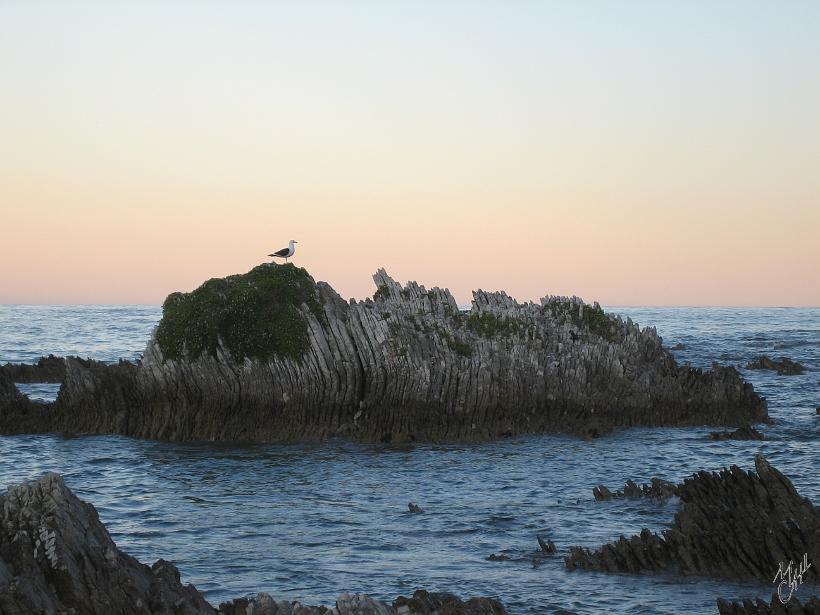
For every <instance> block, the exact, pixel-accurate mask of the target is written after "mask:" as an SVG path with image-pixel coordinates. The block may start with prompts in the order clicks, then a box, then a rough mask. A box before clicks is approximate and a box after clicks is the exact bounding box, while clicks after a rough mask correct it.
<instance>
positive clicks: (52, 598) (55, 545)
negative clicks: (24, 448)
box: [0, 474, 213, 615]
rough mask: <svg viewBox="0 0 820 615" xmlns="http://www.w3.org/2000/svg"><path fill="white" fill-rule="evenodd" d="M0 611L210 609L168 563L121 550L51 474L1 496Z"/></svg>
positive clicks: (10, 613)
mask: <svg viewBox="0 0 820 615" xmlns="http://www.w3.org/2000/svg"><path fill="white" fill-rule="evenodd" d="M0 511H2V512H0V514H1V515H2V516H1V517H0V612H2V613H4V614H8V615H14V614H17V613H21V614H22V613H65V612H71V609H74V611H73V612H76V613H95V614H96V613H100V614H102V613H122V614H132V613H133V614H145V615H147V614H149V613H156V614H166V613H167V614H168V615H171V614H193V613H211V612H213V609H212V608H211V607H210V605H208V603H207V602H205V600H204V599H203V598H202V596H201V595H200V594H199V592H197V590H196V589H195V588H193V587H192V586H190V585H188V586H183V585H182V584H181V583H180V580H179V571H177V569H176V568H175V567H174V566H173V564H170V563H168V562H165V561H163V560H160V561H158V562H157V563H155V564H154V565H153V566H152V567H150V568H149V567H148V566H146V565H144V564H141V563H140V562H138V561H137V560H135V559H134V558H133V557H131V556H130V555H127V554H126V553H123V552H122V551H120V550H119V549H118V548H117V546H116V545H115V544H114V542H113V541H112V540H111V536H109V534H108V532H107V531H106V529H105V527H104V526H103V525H102V523H101V522H100V520H99V517H98V516H97V511H96V510H95V509H94V507H93V506H91V505H90V504H86V503H85V502H81V501H80V500H79V499H78V498H77V497H76V496H75V495H74V494H73V493H72V492H71V491H70V490H69V489H68V488H67V487H66V486H65V484H64V483H63V480H62V478H60V477H59V476H58V475H56V474H46V475H45V476H43V477H42V478H41V479H40V480H38V481H36V482H32V483H28V484H22V485H17V486H15V487H12V488H10V489H9V490H8V492H7V493H6V494H5V495H4V496H0Z"/></svg>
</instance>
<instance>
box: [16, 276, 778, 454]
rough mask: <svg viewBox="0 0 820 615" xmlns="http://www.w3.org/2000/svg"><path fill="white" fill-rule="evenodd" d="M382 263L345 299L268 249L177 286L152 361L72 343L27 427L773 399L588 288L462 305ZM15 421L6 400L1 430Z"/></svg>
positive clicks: (384, 419) (322, 428) (200, 429)
mask: <svg viewBox="0 0 820 615" xmlns="http://www.w3.org/2000/svg"><path fill="white" fill-rule="evenodd" d="M374 280H375V282H376V286H377V291H376V294H375V295H374V298H373V299H367V300H364V301H352V300H351V301H350V302H346V301H344V300H342V299H341V297H339V295H338V294H336V292H335V291H334V290H333V289H332V288H331V287H330V286H328V285H327V284H325V283H323V282H319V283H315V282H314V281H313V279H312V278H311V277H310V276H309V275H308V274H307V272H306V271H305V270H304V269H298V268H296V267H294V266H293V265H292V264H288V265H261V266H259V267H256V268H255V269H254V270H252V271H251V272H249V273H248V274H244V275H240V276H230V277H228V278H225V279H221V280H220V279H217V280H210V281H208V282H206V283H205V284H203V285H202V286H201V287H200V288H199V289H197V290H196V291H194V292H193V293H188V294H181V293H174V294H173V295H170V296H169V297H168V299H167V300H166V302H165V304H164V306H163V318H162V321H160V323H159V325H158V327H157V329H156V331H155V333H154V336H153V337H152V339H151V341H150V342H149V343H148V346H147V348H146V350H145V352H144V355H143V359H142V361H141V362H140V363H138V364H131V363H125V362H121V363H120V364H119V365H105V364H103V363H98V362H93V361H82V360H79V359H67V360H66V374H65V381H64V384H63V386H62V387H61V390H60V394H59V396H58V398H57V401H56V402H55V403H54V404H52V405H51V406H49V412H47V413H43V414H42V416H41V421H40V422H39V423H38V424H36V425H32V424H30V423H27V426H26V429H27V430H30V431H40V432H48V431H51V432H65V431H69V432H74V433H83V432H85V433H120V434H124V435H128V436H133V437H141V438H153V439H162V440H229V441H287V440H291V441H292V440H317V439H322V438H328V437H333V436H338V435H343V436H345V437H349V438H352V439H357V440H365V441H384V442H398V441H403V442H407V441H452V440H487V439H493V438H500V437H505V436H511V435H515V434H523V433H541V432H567V433H573V434H579V435H584V436H587V437H597V436H600V435H603V434H606V433H607V432H609V431H610V430H612V429H613V428H615V427H618V426H631V425H654V426H657V425H702V424H709V425H742V424H745V423H749V422H757V421H761V420H764V419H765V418H766V416H767V410H766V402H765V400H763V399H761V398H760V397H759V396H758V395H757V394H756V393H755V391H754V389H753V387H752V385H751V384H749V383H747V382H744V380H743V379H742V378H741V377H740V375H739V373H738V372H737V371H736V370H735V369H734V368H731V367H723V366H720V365H717V364H715V365H714V366H713V368H712V370H710V371H705V372H704V371H701V370H700V369H693V368H691V367H689V366H679V365H678V364H677V363H676V362H675V360H674V358H673V357H672V355H671V354H670V353H669V351H667V350H665V349H664V348H663V346H662V340H661V338H660V337H658V335H657V333H656V332H655V330H654V329H652V328H645V329H643V330H641V329H640V328H639V327H638V326H637V325H635V324H634V323H633V322H632V321H631V320H630V319H627V320H626V321H623V320H621V319H620V318H616V317H614V316H611V315H608V314H606V313H604V311H603V310H602V309H601V308H600V306H598V305H597V304H594V305H588V304H586V303H584V302H583V301H581V300H580V299H578V298H577V297H573V298H565V297H545V298H544V299H542V300H541V301H540V302H539V303H531V302H529V303H519V302H517V301H515V300H514V299H512V298H511V297H509V296H508V295H506V294H505V293H503V292H497V293H487V292H484V291H481V290H479V291H475V292H474V293H473V303H472V308H471V309H470V310H469V311H467V312H461V311H460V310H459V309H458V306H457V304H456V301H455V299H454V298H453V296H452V295H451V294H450V292H449V291H447V290H443V289H440V288H432V289H430V290H428V289H425V288H424V287H423V286H419V285H418V284H416V283H415V282H410V283H408V284H407V285H405V286H404V287H402V286H400V285H399V284H397V283H396V282H395V281H394V280H393V279H392V278H390V276H388V275H387V273H386V272H385V271H384V270H379V271H378V272H377V273H376V275H375V276H374ZM14 425H15V416H14V412H13V410H10V409H8V408H6V407H4V406H2V405H0V433H9V431H10V430H11V431H14V430H15V429H16V430H17V431H19V430H20V428H19V427H15V426H14ZM6 426H10V427H6Z"/></svg>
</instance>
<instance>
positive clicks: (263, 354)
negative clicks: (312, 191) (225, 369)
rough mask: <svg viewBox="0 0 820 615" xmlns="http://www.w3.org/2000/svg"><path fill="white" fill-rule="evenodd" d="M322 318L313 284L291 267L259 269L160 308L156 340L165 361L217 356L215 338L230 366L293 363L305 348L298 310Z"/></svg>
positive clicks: (304, 329) (175, 298)
mask: <svg viewBox="0 0 820 615" xmlns="http://www.w3.org/2000/svg"><path fill="white" fill-rule="evenodd" d="M303 304H307V306H308V307H309V308H310V309H311V311H313V313H314V314H316V316H317V317H319V318H320V319H323V317H324V314H323V312H322V307H321V305H320V304H319V301H318V298H317V292H316V283H315V282H314V281H313V278H311V277H310V275H309V274H308V272H307V271H305V269H303V268H301V267H296V266H295V265H293V264H290V263H288V264H285V265H272V264H264V265H259V266H258V267H255V268H253V269H252V270H250V271H249V272H248V273H245V274H240V275H233V276H229V277H227V278H214V279H212V280H208V281H207V282H205V283H204V284H203V285H202V286H200V287H199V288H197V289H196V290H194V291H192V292H190V293H172V294H171V295H168V298H167V299H166V300H165V302H164V303H163V305H162V320H161V321H160V323H159V325H158V327H157V335H156V340H157V343H158V344H159V347H160V350H162V354H163V356H164V357H165V358H167V359H183V358H185V359H190V360H194V359H196V358H197V357H199V356H200V355H201V354H202V353H203V352H207V353H209V354H211V355H215V354H216V349H217V347H218V345H219V341H220V339H221V340H222V343H223V344H224V346H225V347H226V348H227V350H228V351H229V352H230V354H231V357H232V359H233V360H234V361H237V362H240V361H243V360H244V359H246V358H250V359H258V360H261V361H266V360H270V359H273V358H275V357H289V358H294V359H298V358H300V357H301V356H302V355H303V354H304V353H305V351H306V350H307V348H308V334H307V323H306V322H305V318H304V315H303V314H302V311H301V306H302V305H303Z"/></svg>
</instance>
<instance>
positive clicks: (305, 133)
mask: <svg viewBox="0 0 820 615" xmlns="http://www.w3.org/2000/svg"><path fill="white" fill-rule="evenodd" d="M181 6H182V5H179V6H176V5H175V7H173V8H171V7H168V8H159V7H158V5H151V6H150V7H149V6H148V5H137V4H135V5H133V6H131V7H129V8H127V9H126V8H122V6H121V5H117V7H118V8H116V7H114V6H113V4H105V3H103V4H99V5H96V7H95V8H94V10H91V9H88V8H86V9H85V10H83V9H81V8H76V7H74V8H71V9H69V8H68V6H67V5H65V6H63V5H59V4H55V5H44V4H39V3H25V2H20V3H4V4H3V6H2V7H0V24H2V25H0V29H2V30H3V31H2V33H0V76H2V77H3V80H4V84H5V85H4V91H3V95H2V96H0V134H2V138H0V219H2V235H0V237H2V239H0V303H154V304H156V303H160V302H161V301H162V300H163V298H164V297H165V296H166V295H167V294H168V293H169V292H172V291H174V290H190V289H192V288H194V287H195V286H197V285H198V284H199V283H201V282H202V281H204V280H205V279H207V278H210V277H215V276H223V275H226V274H230V273H236V272H242V271H247V270H248V269H250V268H251V267H253V266H254V265H256V264H258V263H259V262H263V261H264V260H266V256H265V255H266V254H267V253H268V252H270V251H272V250H275V249H278V248H281V247H283V246H285V245H286V243H287V240H288V239H291V238H293V239H297V240H299V245H298V252H297V256H296V258H295V259H294V262H296V263H297V264H299V265H301V266H304V267H306V268H307V269H308V271H309V272H310V273H311V274H312V275H313V276H314V277H315V278H316V279H320V280H325V281H328V282H330V283H331V284H332V285H333V286H334V287H335V288H336V289H337V290H338V291H339V292H340V293H341V294H342V295H343V296H345V297H349V296H355V297H359V298H361V297H364V296H366V295H371V294H372V293H373V291H374V287H373V283H372V280H371V278H370V276H371V274H372V273H373V272H374V271H375V269H376V268H377V267H382V266H383V267H386V268H387V270H388V272H390V273H391V274H392V275H393V276H394V277H395V278H397V279H399V280H400V281H406V280H408V279H414V280H417V281H418V282H420V283H422V284H425V285H427V286H433V285H438V286H447V287H449V288H450V289H451V290H452V291H453V292H454V293H455V295H456V297H457V299H458V300H459V301H460V302H466V301H468V300H469V298H470V294H469V292H470V290H472V289H474V288H483V289H486V290H496V289H504V290H506V291H507V292H508V293H510V294H511V295H513V296H515V297H517V298H520V299H536V298H538V297H540V296H542V295H545V294H570V295H571V294H577V295H580V296H582V297H584V298H585V299H587V300H588V301H592V300H598V301H600V302H601V303H603V304H608V305H777V306H780V305H812V306H817V305H820V80H818V79H817V78H816V76H817V74H818V73H820V43H818V40H820V31H818V24H819V23H820V20H818V19H817V15H810V16H808V17H811V18H807V15H805V14H803V13H804V12H806V11H809V10H810V9H809V8H800V9H798V7H797V5H792V6H791V8H789V10H782V11H781V12H779V13H778V14H777V15H768V14H765V10H767V9H763V8H762V5H760V6H756V8H751V7H749V6H748V5H737V6H736V7H735V8H736V9H737V12H735V13H733V12H732V11H731V10H730V7H731V6H733V5H732V4H731V3H726V5H723V4H722V5H721V8H720V10H717V7H714V8H710V7H712V6H713V5H710V4H700V3H687V4H686V5H685V6H683V5H682V6H678V7H676V8H672V7H671V6H666V7H665V8H661V7H659V6H658V5H656V4H647V5H642V9H641V11H640V14H630V11H629V10H628V9H627V8H625V7H623V6H622V5H621V6H620V8H618V9H617V10H614V9H610V8H608V6H612V5H607V4H598V5H594V4H590V5H588V6H586V7H585V8H580V7H575V8H569V5H568V4H555V5H549V7H545V6H542V7H540V8H536V6H535V5H526V6H527V7H528V8H527V10H524V6H525V5H523V4H521V5H515V6H514V7H510V6H509V5H505V4H502V3H499V4H496V5H492V4H486V5H480V6H476V7H474V9H472V10H473V12H472V13H469V14H463V10H464V9H463V8H458V5H450V6H448V7H446V8H438V9H437V8H435V7H433V6H432V5H427V8H426V9H422V8H420V7H419V6H418V5H413V4H406V5H393V6H392V7H391V8H386V7H380V5H379V4H373V5H371V6H370V9H369V10H368V11H363V12H361V13H356V12H351V11H342V10H341V9H340V8H338V7H337V6H336V5H333V4H329V5H321V6H322V9H321V10H318V9H317V8H316V7H318V6H319V5H313V7H314V9H313V10H307V9H303V8H296V7H295V6H279V7H278V8H271V7H262V6H259V5H233V4H223V3H215V4H206V5H203V8H202V10H198V11H197V13H196V15H193V14H187V13H186V11H185V10H184V9H183V8H181ZM461 6H462V7H464V6H465V5H461ZM559 6H560V7H563V9H562V10H559V9H558V7H559ZM744 6H745V7H746V8H743V7H744ZM805 6H806V7H810V5H809V4H806V5H805ZM230 7H234V8H233V9H231V8H230ZM505 7H506V8H505ZM550 7H551V8H550ZM787 8H788V7H787ZM160 11H165V12H164V13H163V14H162V15H159V14H157V13H158V12H160ZM226 11H227V13H226ZM801 11H802V12H801ZM707 14H708V16H709V19H704V15H707Z"/></svg>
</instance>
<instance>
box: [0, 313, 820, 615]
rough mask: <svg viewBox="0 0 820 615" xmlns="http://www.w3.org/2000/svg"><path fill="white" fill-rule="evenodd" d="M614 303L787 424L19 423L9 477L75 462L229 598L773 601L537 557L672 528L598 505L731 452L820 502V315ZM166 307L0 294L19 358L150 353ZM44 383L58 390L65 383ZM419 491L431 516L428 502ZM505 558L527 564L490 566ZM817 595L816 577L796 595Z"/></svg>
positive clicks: (642, 509)
mask: <svg viewBox="0 0 820 615" xmlns="http://www.w3.org/2000/svg"><path fill="white" fill-rule="evenodd" d="M608 311H613V312H617V313H620V314H622V315H623V316H630V317H631V318H632V319H633V320H635V321H637V322H639V323H640V324H641V325H652V326H655V327H656V328H657V329H658V332H659V333H660V334H661V335H662V336H663V338H664V343H665V344H666V345H668V346H670V347H671V346H674V345H676V344H683V345H684V346H685V348H684V349H682V350H675V351H674V354H675V356H676V358H677V359H678V360H679V361H681V362H684V361H686V362H689V363H691V364H692V365H695V366H699V367H708V366H710V365H711V363H712V361H720V362H722V363H729V364H732V365H735V366H738V367H740V368H741V371H742V372H743V374H744V376H745V377H747V378H748V379H749V380H751V381H752V382H753V383H754V385H755V388H756V389H757V390H759V391H760V392H761V394H762V395H764V396H765V397H766V398H767V399H768V401H769V412H770V415H771V416H772V418H773V419H774V421H775V423H774V424H773V425H769V426H763V427H762V428H761V430H762V431H763V432H764V433H765V434H766V436H767V438H768V440H766V441H763V442H713V441H711V440H710V439H709V438H708V434H709V432H710V431H711V430H710V429H709V428H699V427H696V428H665V429H647V428H636V429H628V430H627V429H624V430H619V431H617V432H616V433H615V434H613V435H611V436H608V437H604V438H601V439H598V440H593V441H581V440H577V439H574V438H570V437H566V436H554V435H553V436H533V437H521V438H512V439H508V440H503V441H500V442H492V443H482V444H473V445H463V444H460V445H447V446H442V445H415V446H395V445H394V446H389V445H362V444H355V443H350V442H345V441H329V442H325V443H320V444H309V445H255V446H231V445H214V444H173V443H164V442H154V441H138V440H132V439H128V438H123V437H118V436H94V437H79V438H69V439H64V438H60V437H55V436H13V437H0V485H7V484H10V483H15V482H19V481H21V480H25V479H30V478H33V477H36V476H38V475H39V474H41V473H43V472H46V471H54V472H60V473H62V474H63V475H64V476H65V478H66V482H67V483H68V485H69V486H71V487H72V489H74V491H75V492H76V493H77V494H78V495H79V496H80V497H82V498H83V499H85V500H87V501H90V502H92V503H93V504H94V505H95V506H96V507H97V509H98V511H99V513H100V517H101V518H102V520H103V522H104V523H105V524H106V525H107V527H108V528H109V530H110V531H111V533H112V535H113V536H114V539H115V540H116V542H117V544H118V545H119V546H120V547H121V548H123V549H125V550H126V551H128V552H129V553H131V554H132V555H134V556H136V557H137V558H139V559H140V560H142V561H144V562H147V563H151V562H153V561H154V560H156V559H158V558H160V557H162V558H165V559H168V560H171V561H174V562H175V563H176V564H177V565H178V566H179V568H180V570H181V572H182V577H183V580H184V581H185V582H190V583H194V584H195V585H196V586H197V587H198V588H199V589H200V590H201V591H202V592H203V593H204V594H205V596H206V597H207V598H208V599H209V600H210V601H211V602H212V603H215V604H216V603H218V602H219V601H221V600H226V599H230V598H236V597H240V596H243V595H249V594H254V593H256V592H259V591H266V592H268V593H270V594H272V595H274V596H276V597H277V598H287V599H292V600H295V599H299V600H302V601H306V602H309V603H324V604H332V603H333V601H334V600H335V597H336V596H337V595H338V594H339V593H341V592H343V591H351V592H366V593H369V594H371V595H374V596H376V597H379V598H383V599H392V598H394V597H395V596H397V595H399V594H409V593H412V591H413V590H414V589H416V588H425V589H429V590H436V591H452V592H455V593H457V594H460V595H462V596H465V597H466V596H474V595H488V596H495V597H497V598H499V599H501V600H502V601H503V602H504V603H505V605H506V606H507V608H508V609H509V611H510V612H511V613H519V614H524V613H599V612H604V611H606V612H609V613H619V614H620V613H624V614H626V613H635V614H637V613H641V614H650V613H655V614H657V613H670V614H671V613H675V614H678V613H714V612H716V608H715V599H716V598H717V597H719V596H721V597H725V598H738V597H749V596H761V597H769V596H771V592H772V590H773V588H774V586H773V585H772V584H768V583H732V582H727V581H725V580H720V579H712V578H702V577H686V578H676V577H672V576H668V575H662V574H640V575H614V574H603V573H587V572H568V571H567V570H566V569H565V568H564V565H563V559H562V557H560V554H559V556H555V557H545V558H542V559H541V560H540V561H534V557H535V556H536V549H537V542H536V535H538V534H540V535H542V536H544V537H545V538H551V539H552V540H554V541H555V543H556V545H557V546H558V548H559V552H563V551H565V550H566V549H567V547H569V546H570V545H577V544H579V545H585V546H590V547H592V546H597V545H600V544H602V543H604V542H609V541H611V540H613V539H615V538H617V537H618V536H619V535H621V534H624V535H632V534H635V533H638V532H639V531H640V530H641V528H644V527H648V528H650V529H652V530H660V529H663V528H664V527H665V526H666V525H667V524H668V523H669V521H670V520H671V519H672V517H673V515H674V513H675V510H676V507H677V502H675V501H670V502H666V503H662V504H659V503H654V502H645V501H610V502H595V500H594V498H593V497H592V488H593V487H594V486H595V485H598V484H604V485H607V486H609V487H610V488H620V487H621V486H622V485H623V483H624V481H625V480H626V479H628V478H632V479H634V480H636V481H638V482H643V481H647V480H648V479H649V478H650V477H652V476H660V477H662V478H665V479H668V480H674V481H678V480H680V479H682V478H684V477H685V476H687V475H689V474H691V473H693V472H695V471H697V470H701V469H706V470H718V469H720V468H722V467H725V466H728V465H731V464H737V465H739V466H741V467H742V468H746V469H751V468H753V463H754V455H755V454H756V453H763V454H764V455H766V456H767V457H768V459H769V460H770V461H771V462H772V463H773V464H774V465H775V466H776V467H778V468H779V469H780V470H782V471H783V472H785V473H786V475H788V476H789V477H790V478H791V479H792V480H793V482H794V483H795V485H796V487H797V488H798V490H799V491H800V492H801V493H802V494H803V495H805V496H808V497H809V498H811V499H812V500H813V501H814V502H815V503H820V475H819V474H818V468H820V446H819V445H818V444H819V443H820V415H818V414H817V413H816V411H815V408H816V407H817V406H820V309H729V308H608ZM159 316H160V310H159V308H155V307H105V306H47V307H42V306H0V362H6V361H12V362H19V361H31V360H33V359H36V358H37V357H39V356H41V355H43V354H48V353H50V352H53V353H54V354H58V355H64V354H76V355H80V356H90V357H93V358H96V359H100V360H106V361H116V360H118V359H119V358H120V357H124V358H129V359H133V358H135V357H138V356H139V355H140V352H141V351H142V350H143V348H144V346H145V341H146V340H147V339H148V336H149V335H150V332H151V329H152V327H153V326H154V325H155V324H156V321H157V320H158V318H159ZM762 353H767V354H769V355H770V356H775V357H779V356H788V357H790V358H791V359H794V360H796V361H799V362H800V363H803V364H804V365H805V366H806V367H807V368H808V370H807V371H806V373H805V374H803V375H800V376H778V375H776V374H775V373H773V372H766V371H748V370H745V369H743V368H742V366H743V365H745V364H746V363H747V362H748V361H749V360H751V359H753V358H755V357H757V356H758V355H760V354H762ZM31 386H32V387H38V386H39V387H41V386H42V385H31ZM21 388H23V387H21ZM30 390H31V389H30ZM32 392H33V393H35V394H36V395H39V396H40V397H41V398H43V399H48V398H49V395H53V391H49V389H48V388H47V387H46V388H45V389H39V393H38V392H37V391H34V390H32ZM408 502H414V503H417V504H419V505H420V506H421V507H422V508H424V510H425V512H424V513H423V514H416V515H413V514H409V513H408V512H407V504H408ZM491 553H496V554H501V553H503V554H506V555H508V556H510V557H511V560H509V561H504V562H492V561H487V559H486V558H487V557H488V556H489V555H490V554H491ZM801 556H802V554H799V553H796V554H794V559H795V560H797V559H798V558H800V557H801ZM814 565H820V562H815V563H814ZM774 574H775V571H774V570H773V571H772V578H774ZM817 594H820V588H818V587H816V586H809V585H803V586H802V587H800V588H799V589H798V590H797V593H796V596H797V597H799V598H807V597H809V596H811V595H817Z"/></svg>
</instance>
